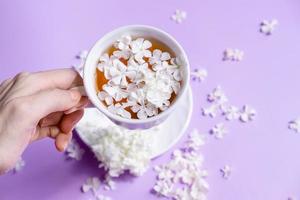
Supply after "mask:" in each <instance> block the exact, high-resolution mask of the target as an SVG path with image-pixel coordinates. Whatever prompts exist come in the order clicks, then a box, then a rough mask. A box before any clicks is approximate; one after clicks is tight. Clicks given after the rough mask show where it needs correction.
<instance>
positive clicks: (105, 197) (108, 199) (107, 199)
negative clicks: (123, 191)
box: [95, 194, 111, 200]
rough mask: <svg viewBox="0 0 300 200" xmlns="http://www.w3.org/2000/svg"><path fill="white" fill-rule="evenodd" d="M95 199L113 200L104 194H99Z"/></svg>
mask: <svg viewBox="0 0 300 200" xmlns="http://www.w3.org/2000/svg"><path fill="white" fill-rule="evenodd" d="M95 198H96V200H111V198H110V197H108V196H104V195H102V194H97V195H96V196H95Z"/></svg>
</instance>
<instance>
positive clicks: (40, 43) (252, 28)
mask: <svg viewBox="0 0 300 200" xmlns="http://www.w3.org/2000/svg"><path fill="white" fill-rule="evenodd" d="M175 9H182V10H185V11H186V12H187V15H188V17H187V20H186V21H184V22H183V23H182V24H180V25H177V24H175V23H174V22H173V21H171V20H170V16H171V15H172V14H173V12H174V11H175ZM272 18H277V19H278V20H279V26H278V27H277V29H276V30H275V32H274V34H273V35H271V36H270V37H267V36H264V35H263V34H260V33H259V32H258V30H259V23H260V22H261V21H262V20H263V19H272ZM128 24H147V25H153V26H156V27H158V28H161V29H163V30H165V31H167V32H169V33H170V34H172V35H173V36H175V38H177V40H178V41H179V42H180V43H181V44H182V46H183V47H184V48H185V50H186V52H187V54H188V56H189V59H190V62H191V66H192V68H198V67H205V68H207V69H208V72H209V77H208V79H207V80H206V81H205V82H204V83H203V84H201V83H198V82H192V83H191V84H192V88H193V93H194V103H195V106H194V112H193V118H192V121H191V124H190V126H189V130H188V132H189V131H191V130H192V129H193V128H198V129H199V130H201V131H203V132H207V131H208V130H209V129H210V128H211V127H212V126H213V125H214V124H216V123H217V122H220V121H223V119H222V118H216V119H210V118H205V117H202V116H201V112H200V111H201V106H206V105H207V102H206V101H205V96H206V94H207V93H208V92H210V91H211V90H212V89H213V88H214V87H215V86H217V85H218V84H220V85H221V86H222V87H223V88H224V90H225V92H226V94H227V95H228V97H229V99H230V102H231V103H232V104H234V105H237V106H242V105H243V104H245V103H249V104H250V105H252V106H253V107H254V108H256V110H257V111H258V116H257V119H256V120H255V121H254V122H252V123H248V124H242V123H240V122H238V121H236V122H226V125H227V126H228V127H229V129H230V132H229V133H228V135H226V137H225V138H224V139H223V140H220V141H217V140H215V139H214V138H213V137H211V136H210V137H209V139H208V142H207V145H206V146H205V147H204V148H203V150H202V152H203V154H204V155H205V158H206V160H205V168H207V169H208V171H209V178H208V182H209V184H210V186H211V189H210V191H209V194H208V198H209V199H210V200H248V199H249V200H250V199H251V200H266V199H267V200H269V199H270V200H271V199H272V200H280V199H287V197H288V196H294V197H296V199H300V159H299V155H300V145H299V143H300V135H299V134H296V133H293V132H292V131H290V130H288V129H287V123H288V121H290V120H292V119H294V118H296V117H297V116H299V115H300V106H299V104H300V93H299V85H300V78H299V74H300V59H299V56H300V37H299V35H300V1H299V0H248V1H246V0H226V1H217V0H202V1H200V0H189V1H182V0H164V1H139V0H127V1H121V0H119V1H116V0H108V1H103V0H85V1H84V0H80V1H79V0H65V1H61V0H51V1H50V0H49V1H37V0H36V1H34V0H26V1H22V0H19V1H15V0H1V1H0V27H1V28H0V70H1V71H0V80H3V79H5V78H8V77H10V76H13V75H15V74H16V73H17V72H20V71H37V70H45V69H53V68H58V67H68V66H70V65H71V64H73V63H74V62H75V60H74V55H75V54H76V53H77V52H78V51H80V50H82V49H88V48H90V47H91V46H92V45H93V43H94V42H95V41H96V40H97V39H99V38H100V37H101V36H103V34H105V33H107V32H108V31H110V30H112V29H114V28H117V27H119V26H122V25H128ZM227 47H233V48H235V47H237V48H239V49H242V50H244V51H245V58H244V60H243V61H242V62H240V63H233V62H223V61H222V52H223V50H224V49H225V48H227ZM182 142H183V140H181V143H182ZM178 146H180V144H178ZM24 159H25V161H26V162H27V165H26V167H25V168H24V170H23V171H21V172H20V173H18V174H16V175H12V174H7V175H5V176H2V177H1V178H0V199H1V200H17V199H30V200H31V199H55V200H65V199H73V200H79V199H80V200H81V199H89V198H90V197H91V195H90V194H82V193H81V192H80V186H81V184H82V183H83V182H84V181H85V180H86V178H87V177H89V176H95V175H101V173H102V172H101V171H99V169H98V168H97V164H96V161H95V160H94V158H93V156H92V154H91V153H90V152H88V153H87V154H85V156H84V159H83V160H82V161H80V162H77V161H66V160H65V156H64V155H63V154H60V153H58V152H56V151H55V149H54V146H53V141H51V140H50V139H45V140H43V141H39V142H36V143H34V144H32V145H31V146H30V147H29V148H28V149H27V150H26V152H25V153H24ZM168 159H169V153H167V154H166V155H164V156H162V157H160V158H158V159H156V160H155V161H154V162H153V163H152V164H153V165H154V164H157V163H162V162H165V161H167V160H168ZM225 164H229V165H232V167H233V168H234V169H233V170H234V171H233V173H232V176H231V178H230V180H228V181H226V180H224V179H222V178H221V176H220V172H219V169H220V168H221V167H223V166H224V165H225ZM154 180H155V178H154V172H153V171H152V170H149V171H148V172H147V173H146V174H145V175H144V176H142V177H139V178H130V177H125V178H122V179H121V180H120V181H118V183H117V190H116V191H113V192H104V194H109V195H110V196H112V197H113V198H114V199H157V197H155V196H154V195H152V194H150V189H151V187H152V186H153V183H154Z"/></svg>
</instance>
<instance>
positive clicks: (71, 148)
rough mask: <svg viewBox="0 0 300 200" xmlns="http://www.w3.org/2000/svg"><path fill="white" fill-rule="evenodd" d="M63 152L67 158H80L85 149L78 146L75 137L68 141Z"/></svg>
mask: <svg viewBox="0 0 300 200" xmlns="http://www.w3.org/2000/svg"><path fill="white" fill-rule="evenodd" d="M65 152H66V155H67V157H68V158H71V159H75V160H81V159H82V156H83V154H84V152H85V151H84V149H82V148H81V147H80V145H79V144H78V143H77V142H76V140H75V139H72V140H71V141H70V142H69V144H68V146H67V148H66V151H65Z"/></svg>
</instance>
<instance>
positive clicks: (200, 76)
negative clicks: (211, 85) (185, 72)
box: [191, 69, 207, 82]
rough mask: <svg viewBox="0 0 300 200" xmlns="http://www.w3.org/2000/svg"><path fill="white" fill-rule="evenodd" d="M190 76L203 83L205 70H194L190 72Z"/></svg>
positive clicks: (205, 75)
mask: <svg viewBox="0 0 300 200" xmlns="http://www.w3.org/2000/svg"><path fill="white" fill-rule="evenodd" d="M191 76H192V77H193V78H194V79H195V80H198V81H200V82H202V81H204V80H205V79H206V77H207V70H206V69H195V70H194V71H193V72H191Z"/></svg>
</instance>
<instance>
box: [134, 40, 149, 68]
mask: <svg viewBox="0 0 300 200" xmlns="http://www.w3.org/2000/svg"><path fill="white" fill-rule="evenodd" d="M151 46H152V43H151V42H150V41H149V40H145V39H144V38H138V39H136V40H134V41H132V42H131V44H130V47H131V51H132V53H133V54H134V59H135V60H136V61H137V62H138V63H140V64H143V63H144V62H145V60H144V57H146V58H150V57H151V55H152V54H151V51H149V50H148V49H149V48H150V47H151Z"/></svg>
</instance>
